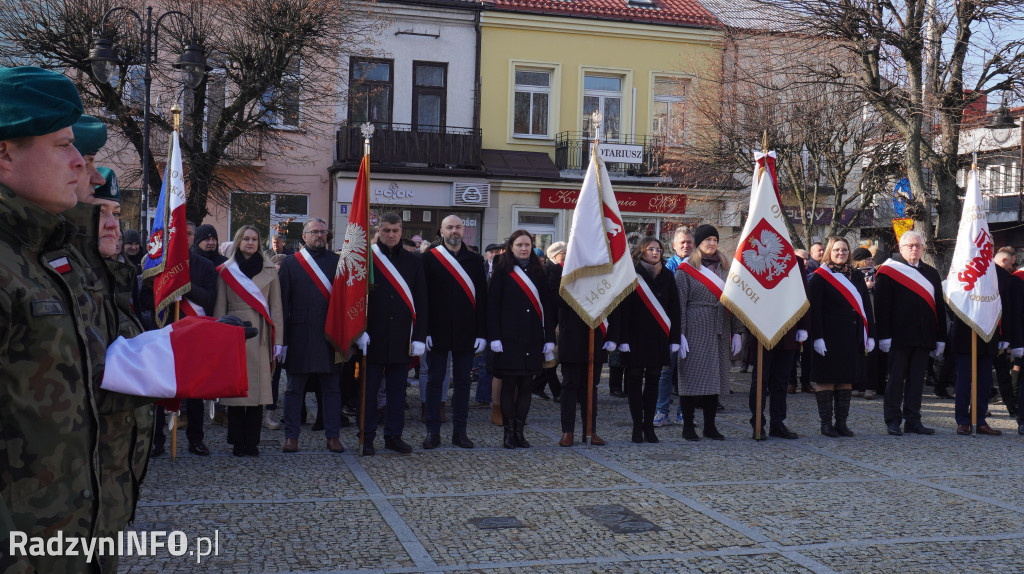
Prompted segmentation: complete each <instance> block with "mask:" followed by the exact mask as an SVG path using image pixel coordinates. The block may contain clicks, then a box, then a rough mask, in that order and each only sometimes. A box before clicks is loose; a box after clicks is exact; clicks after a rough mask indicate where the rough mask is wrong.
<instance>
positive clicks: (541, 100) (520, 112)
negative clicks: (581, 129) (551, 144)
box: [513, 68, 552, 138]
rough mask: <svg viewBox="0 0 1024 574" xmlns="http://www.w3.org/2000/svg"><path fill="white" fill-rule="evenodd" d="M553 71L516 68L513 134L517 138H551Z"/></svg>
mask: <svg viewBox="0 0 1024 574" xmlns="http://www.w3.org/2000/svg"><path fill="white" fill-rule="evenodd" d="M551 75H552V74H551V70H536V69H529V68H516V71H515V99H514V110H513V114H514V119H513V133H514V134H515V136H516V137H537V138H547V137H550V135H549V133H548V120H549V118H550V113H551V110H550V105H551V104H550V102H551Z"/></svg>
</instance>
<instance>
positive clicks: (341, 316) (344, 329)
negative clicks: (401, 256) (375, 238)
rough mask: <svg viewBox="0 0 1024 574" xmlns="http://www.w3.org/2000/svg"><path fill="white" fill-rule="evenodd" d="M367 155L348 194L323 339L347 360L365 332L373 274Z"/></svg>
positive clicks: (368, 162)
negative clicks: (349, 204)
mask: <svg viewBox="0 0 1024 574" xmlns="http://www.w3.org/2000/svg"><path fill="white" fill-rule="evenodd" d="M369 203H370V154H366V155H364V156H363V161H362V163H361V164H359V176H358V177H357V178H356V189H355V192H354V193H353V195H352V213H351V214H350V215H349V218H348V226H347V227H346V228H345V243H344V244H343V245H342V247H341V258H340V259H338V269H337V271H336V272H335V275H334V287H333V288H332V289H331V301H330V303H329V304H328V307H327V324H326V325H325V327H324V332H325V335H326V336H327V339H328V340H329V341H330V342H331V344H332V345H334V349H335V350H336V351H337V352H338V353H339V354H340V355H341V357H342V360H348V358H349V355H350V353H351V349H352V345H354V344H355V342H356V340H357V339H358V338H359V336H360V335H362V334H363V333H364V332H365V331H366V303H367V299H368V297H369V296H368V291H367V290H368V285H369V282H370V281H372V277H373V267H372V265H373V263H372V261H371V258H370V251H369V249H368V247H369V243H368V240H369V236H368V232H369V229H370V220H369Z"/></svg>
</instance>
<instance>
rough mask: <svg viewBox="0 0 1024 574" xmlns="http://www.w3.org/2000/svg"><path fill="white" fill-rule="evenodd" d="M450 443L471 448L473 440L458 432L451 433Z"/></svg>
mask: <svg viewBox="0 0 1024 574" xmlns="http://www.w3.org/2000/svg"><path fill="white" fill-rule="evenodd" d="M452 444H453V445H455V446H457V447H460V448H473V446H475V445H474V444H473V441H471V440H469V437H468V436H466V433H464V432H460V433H455V434H453V435H452Z"/></svg>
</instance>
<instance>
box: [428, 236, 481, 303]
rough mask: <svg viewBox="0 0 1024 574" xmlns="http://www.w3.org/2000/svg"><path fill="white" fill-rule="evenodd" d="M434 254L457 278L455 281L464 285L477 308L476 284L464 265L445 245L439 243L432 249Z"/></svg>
mask: <svg viewBox="0 0 1024 574" xmlns="http://www.w3.org/2000/svg"><path fill="white" fill-rule="evenodd" d="M430 252H431V253H433V254H434V257H436V258H437V260H438V261H440V262H441V265H443V266H444V268H445V269H447V270H448V272H449V273H451V274H452V276H453V277H454V278H455V281H456V282H457V283H458V284H459V286H461V287H462V290H463V291H465V292H466V296H467V297H469V300H470V302H471V303H473V308H474V309H475V308H476V286H474V285H473V280H472V279H470V278H469V274H468V273H466V270H465V269H463V268H462V265H461V264H460V263H459V262H458V261H457V260H456V259H455V257H452V254H451V253H449V252H448V249H447V248H445V246H443V245H438V246H437V247H435V248H434V249H431V250H430Z"/></svg>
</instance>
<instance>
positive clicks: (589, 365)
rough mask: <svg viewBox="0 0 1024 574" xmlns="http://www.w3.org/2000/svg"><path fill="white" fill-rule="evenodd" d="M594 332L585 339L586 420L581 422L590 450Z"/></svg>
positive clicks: (591, 330) (592, 419) (592, 423)
mask: <svg viewBox="0 0 1024 574" xmlns="http://www.w3.org/2000/svg"><path fill="white" fill-rule="evenodd" d="M593 381H594V330H593V329H590V335H589V336H588V337H587V420H585V421H583V428H584V429H585V430H584V431H583V442H584V443H586V445H587V448H590V439H591V437H592V436H594V418H595V417H594V383H593Z"/></svg>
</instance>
